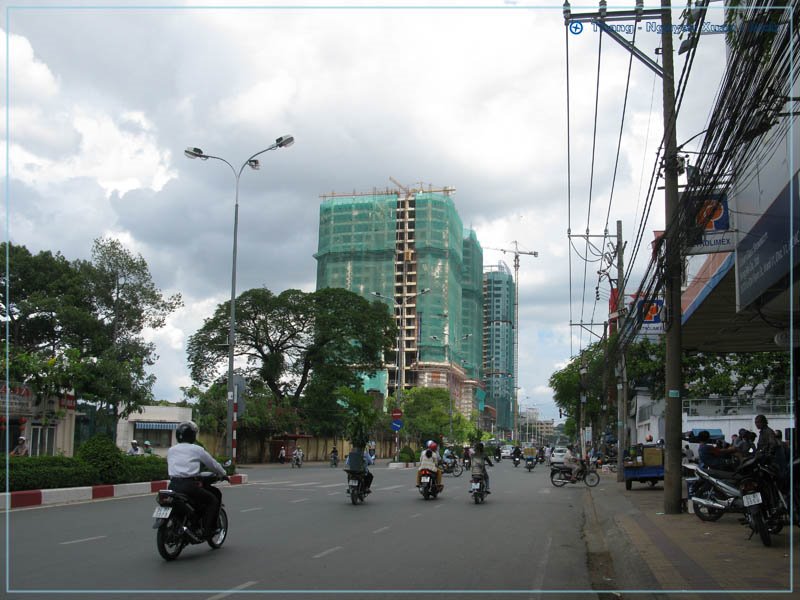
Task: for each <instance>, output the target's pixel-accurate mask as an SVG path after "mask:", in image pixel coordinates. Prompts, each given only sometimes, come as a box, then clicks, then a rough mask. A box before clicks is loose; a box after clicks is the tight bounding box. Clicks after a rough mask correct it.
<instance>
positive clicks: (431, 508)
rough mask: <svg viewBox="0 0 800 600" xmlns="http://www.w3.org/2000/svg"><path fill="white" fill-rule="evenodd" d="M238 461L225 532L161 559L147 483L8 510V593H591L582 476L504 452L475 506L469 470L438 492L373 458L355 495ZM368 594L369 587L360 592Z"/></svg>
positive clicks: (291, 472) (323, 477)
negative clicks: (553, 473) (127, 492)
mask: <svg viewBox="0 0 800 600" xmlns="http://www.w3.org/2000/svg"><path fill="white" fill-rule="evenodd" d="M247 472H248V474H249V476H250V482H249V483H248V484H247V485H243V486H236V487H233V488H226V490H225V496H224V502H225V505H226V508H227V511H228V515H229V519H230V534H229V537H228V540H227V541H226V543H225V546H224V547H223V548H222V549H221V550H218V551H213V550H211V549H210V548H209V547H208V546H206V545H198V546H191V547H188V548H186V549H184V552H183V554H182V555H181V556H180V558H179V559H178V560H176V561H173V562H171V563H167V562H165V561H163V560H162V559H161V558H160V556H159V555H158V553H157V550H156V547H155V531H154V530H153V529H152V528H151V524H152V519H151V518H150V515H151V513H152V510H153V507H154V506H155V503H154V501H153V496H152V495H148V496H142V497H133V498H122V499H116V500H107V501H101V502H92V503H85V504H78V505H66V506H59V507H48V508H38V509H29V510H16V511H12V512H10V513H8V522H9V527H10V529H9V532H10V548H11V551H10V555H11V560H10V561H9V570H8V572H9V575H10V589H12V590H15V591H23V590H25V591H27V592H28V593H26V594H25V595H24V596H23V595H19V596H17V595H16V594H12V595H11V596H10V597H13V598H17V597H19V598H22V597H24V598H26V599H31V598H53V597H54V594H48V593H31V592H35V591H37V590H41V591H43V592H44V591H45V590H49V591H53V592H55V591H58V590H73V591H81V590H82V591H83V592H79V594H78V597H80V594H82V593H86V594H87V595H88V594H90V593H92V592H94V593H96V594H98V595H96V596H95V597H101V598H131V597H145V593H147V592H146V590H150V591H151V592H150V593H149V594H148V595H147V596H146V597H148V598H160V597H164V598H166V597H171V598H174V597H175V596H174V595H170V594H167V593H164V592H166V591H167V590H197V591H198V594H197V595H195V594H190V595H188V596H187V597H189V598H208V599H213V600H218V599H221V598H223V597H226V594H222V593H221V591H222V590H238V591H239V593H241V595H242V596H244V597H247V596H249V595H250V593H252V592H256V591H268V590H271V591H273V595H272V597H288V596H289V594H288V593H287V591H288V590H291V591H293V592H294V595H292V596H291V597H293V598H297V597H304V596H309V597H310V596H311V595H310V594H303V593H301V591H302V590H314V591H321V590H352V591H353V592H358V591H360V592H366V591H369V590H384V591H391V590H413V591H415V592H417V593H420V592H422V591H432V590H436V591H439V592H440V596H439V597H441V592H442V591H444V592H448V591H453V592H456V591H462V590H463V591H472V592H473V593H474V592H478V591H485V593H484V594H482V597H484V598H488V597H494V596H498V597H499V595H498V594H494V593H492V592H491V591H492V590H494V591H503V590H575V591H576V592H579V591H580V592H581V593H576V594H574V595H573V594H563V593H562V594H560V595H559V596H558V597H559V598H560V599H566V598H570V597H574V598H579V597H580V598H590V597H596V596H594V595H593V594H590V593H588V592H585V591H587V590H590V589H591V588H592V585H591V581H590V574H589V573H588V572H587V563H588V556H587V549H586V543H585V541H584V540H583V539H582V527H583V524H584V508H585V506H586V499H587V496H588V490H587V489H586V488H585V487H583V485H581V486H580V487H579V486H567V487H566V488H563V489H556V488H554V487H553V486H552V485H551V484H550V483H549V479H548V476H549V471H548V470H546V469H544V468H541V467H539V468H537V469H536V470H535V471H533V472H532V473H528V472H527V471H526V470H525V469H524V468H522V467H520V468H516V469H515V468H514V467H513V466H512V465H511V463H510V462H509V461H503V462H502V463H501V464H500V465H498V466H496V467H495V468H494V469H492V471H491V476H492V488H493V492H494V493H493V494H492V495H491V496H489V498H488V499H487V501H486V503H485V504H483V505H479V506H476V505H475V504H473V503H472V502H471V500H470V497H469V495H468V493H467V488H468V484H469V478H468V475H466V474H465V475H462V476H461V477H460V478H457V479H455V478H453V477H452V476H445V478H444V482H445V491H444V493H443V494H442V495H441V496H440V497H439V498H438V499H437V500H431V501H425V500H423V499H422V497H421V496H420V495H419V493H418V492H417V491H416V489H415V488H414V487H413V486H414V471H413V470H394V469H387V468H382V467H378V468H376V469H375V470H374V472H375V482H374V484H373V490H374V493H373V494H372V495H371V496H369V497H368V499H367V501H366V503H364V504H363V505H359V506H352V505H351V504H350V503H349V500H348V498H347V496H346V495H345V494H344V487H345V486H344V483H345V475H344V473H343V472H342V471H341V470H339V469H330V468H328V467H325V466H322V465H307V466H306V467H304V468H303V469H299V470H296V469H289V468H274V467H261V468H253V469H248V470H247ZM601 485H602V484H601ZM156 590H163V591H164V592H161V593H154V592H153V591H156ZM280 590H283V591H282V592H281V591H280ZM126 592H127V593H126ZM245 592H247V594H245ZM584 592H585V593H584ZM341 595H342V594H339V596H341ZM349 595H353V594H349ZM367 596H377V595H376V594H374V593H370V594H366V595H360V596H359V597H362V598H363V597H367ZM457 596H464V593H461V592H460V593H458V594H457ZM72 597H75V596H74V595H73V596H72ZM180 597H184V596H180ZM316 597H321V596H316ZM380 597H382V598H389V597H409V596H408V595H405V596H404V595H402V594H399V593H396V594H392V593H383V594H381V595H380ZM452 597H455V596H452ZM505 597H512V596H509V595H506V596H505ZM513 597H524V598H538V597H543V595H540V594H537V593H533V592H532V593H529V594H515V595H514V596H513Z"/></svg>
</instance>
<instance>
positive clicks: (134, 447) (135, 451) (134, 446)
mask: <svg viewBox="0 0 800 600" xmlns="http://www.w3.org/2000/svg"><path fill="white" fill-rule="evenodd" d="M141 455H142V449H141V448H140V447H139V442H137V441H136V440H131V447H130V448H128V456H141Z"/></svg>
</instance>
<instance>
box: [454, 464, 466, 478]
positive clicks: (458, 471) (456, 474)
mask: <svg viewBox="0 0 800 600" xmlns="http://www.w3.org/2000/svg"><path fill="white" fill-rule="evenodd" d="M463 472H464V467H462V466H461V464H460V463H459V462H456V463H455V465H453V477H461V474H462V473H463Z"/></svg>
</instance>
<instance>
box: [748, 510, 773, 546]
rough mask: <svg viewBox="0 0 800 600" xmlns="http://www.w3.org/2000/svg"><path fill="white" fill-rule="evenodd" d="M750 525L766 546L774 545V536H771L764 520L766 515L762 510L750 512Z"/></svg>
mask: <svg viewBox="0 0 800 600" xmlns="http://www.w3.org/2000/svg"><path fill="white" fill-rule="evenodd" d="M750 526H751V527H752V528H753V530H754V531H755V532H756V533H757V534H758V536H759V537H760V538H761V543H762V544H764V545H765V546H771V545H772V537H771V536H770V533H769V529H767V524H766V523H765V522H764V515H763V514H761V511H760V510H756V511H755V512H751V513H750Z"/></svg>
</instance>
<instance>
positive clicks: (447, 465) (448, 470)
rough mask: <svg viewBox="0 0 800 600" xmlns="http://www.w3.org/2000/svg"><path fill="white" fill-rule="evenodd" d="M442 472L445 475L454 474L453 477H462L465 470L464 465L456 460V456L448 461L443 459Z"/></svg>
mask: <svg viewBox="0 0 800 600" xmlns="http://www.w3.org/2000/svg"><path fill="white" fill-rule="evenodd" d="M441 467H442V473H444V474H445V475H452V476H453V477H460V476H461V474H462V473H463V472H464V467H462V466H461V464H460V463H459V462H458V460H456V459H455V458H454V459H453V460H452V461H450V462H448V461H446V460H443V461H442V462H441Z"/></svg>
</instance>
